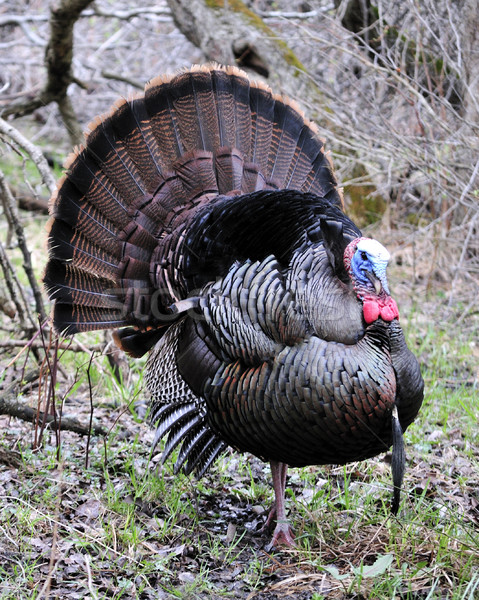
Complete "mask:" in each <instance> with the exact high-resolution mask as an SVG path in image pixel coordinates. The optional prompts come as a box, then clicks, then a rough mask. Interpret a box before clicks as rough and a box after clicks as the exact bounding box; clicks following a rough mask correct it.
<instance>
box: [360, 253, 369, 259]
mask: <svg viewBox="0 0 479 600" xmlns="http://www.w3.org/2000/svg"><path fill="white" fill-rule="evenodd" d="M361 259H362V260H368V255H367V254H366V252H361Z"/></svg>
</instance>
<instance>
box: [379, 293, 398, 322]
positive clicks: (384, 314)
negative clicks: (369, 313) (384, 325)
mask: <svg viewBox="0 0 479 600" xmlns="http://www.w3.org/2000/svg"><path fill="white" fill-rule="evenodd" d="M380 314H381V318H382V319H384V321H393V320H394V319H397V318H398V317H399V310H398V306H397V304H396V301H395V300H393V299H392V298H389V300H388V303H387V304H385V305H384V306H382V307H381V312H380Z"/></svg>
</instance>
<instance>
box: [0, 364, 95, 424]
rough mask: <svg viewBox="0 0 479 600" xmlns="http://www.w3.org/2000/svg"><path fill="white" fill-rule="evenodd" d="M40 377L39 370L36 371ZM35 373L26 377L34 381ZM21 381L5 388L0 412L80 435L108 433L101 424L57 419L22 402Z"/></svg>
mask: <svg viewBox="0 0 479 600" xmlns="http://www.w3.org/2000/svg"><path fill="white" fill-rule="evenodd" d="M36 373H37V377H38V371H36ZM34 375H35V373H32V374H30V375H29V376H27V377H26V379H28V380H30V381H33V380H34V379H35V377H34ZM19 385H20V382H19V381H15V382H14V383H12V384H11V385H9V386H8V388H7V389H6V390H4V392H3V394H2V396H3V397H0V414H2V415H9V416H11V417H16V418H17V419H21V420H22V421H27V422H29V423H36V422H37V421H41V422H44V423H46V425H48V427H49V428H50V429H54V430H55V429H59V430H62V431H73V432H74V433H78V434H79V435H89V433H90V431H91V433H93V434H94V435H102V436H105V435H106V431H105V429H104V428H103V427H101V425H93V424H92V426H91V429H90V427H87V426H85V425H83V424H82V423H80V421H77V419H73V418H69V417H62V418H61V419H56V418H55V416H54V415H46V414H44V413H43V412H42V411H38V410H37V409H36V408H32V407H31V406H28V405H27V404H24V403H22V402H20V401H19V400H18V398H17V395H16V391H15V390H16V389H17V388H18V387H19Z"/></svg>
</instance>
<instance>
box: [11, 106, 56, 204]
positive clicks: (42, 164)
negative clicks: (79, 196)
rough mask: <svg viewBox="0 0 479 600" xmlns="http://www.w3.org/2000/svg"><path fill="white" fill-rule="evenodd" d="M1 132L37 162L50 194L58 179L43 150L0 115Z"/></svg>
mask: <svg viewBox="0 0 479 600" xmlns="http://www.w3.org/2000/svg"><path fill="white" fill-rule="evenodd" d="M0 134H3V135H4V136H6V137H8V138H10V139H11V140H13V141H14V142H15V143H16V144H17V145H18V146H20V148H23V150H25V151H26V152H27V154H28V155H29V156H30V158H31V159H32V160H33V162H34V163H35V165H36V167H37V169H38V172H39V173H40V175H41V176H42V179H43V183H44V184H45V185H46V186H47V188H48V191H49V192H50V194H53V192H54V191H55V189H56V181H55V178H54V177H53V174H52V171H51V169H50V166H49V165H48V161H47V159H46V158H45V156H44V155H43V153H42V151H41V150H40V149H39V148H38V147H37V146H35V144H32V142H30V141H29V140H28V139H27V138H26V137H25V136H24V135H22V134H21V133H20V132H19V131H18V129H15V127H13V126H12V125H10V123H7V122H6V121H4V120H3V119H2V118H1V117H0Z"/></svg>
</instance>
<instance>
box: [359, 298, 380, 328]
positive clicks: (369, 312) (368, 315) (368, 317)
mask: <svg viewBox="0 0 479 600" xmlns="http://www.w3.org/2000/svg"><path fill="white" fill-rule="evenodd" d="M379 315H380V310H379V304H378V303H377V302H375V301H374V300H366V301H365V302H364V303H363V316H364V320H365V321H366V323H367V324H368V325H369V324H370V323H373V321H375V320H376V319H377V318H378V317H379Z"/></svg>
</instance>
